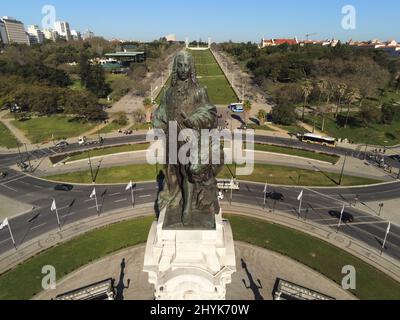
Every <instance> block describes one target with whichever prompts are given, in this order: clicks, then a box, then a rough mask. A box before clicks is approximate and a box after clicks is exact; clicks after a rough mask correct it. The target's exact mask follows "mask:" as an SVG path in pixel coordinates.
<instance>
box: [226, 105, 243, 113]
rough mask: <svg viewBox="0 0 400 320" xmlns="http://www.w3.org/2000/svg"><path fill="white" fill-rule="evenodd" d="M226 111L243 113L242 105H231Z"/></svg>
mask: <svg viewBox="0 0 400 320" xmlns="http://www.w3.org/2000/svg"><path fill="white" fill-rule="evenodd" d="M228 109H230V110H231V111H232V112H234V113H243V112H244V106H243V103H232V104H230V105H229V107H228Z"/></svg>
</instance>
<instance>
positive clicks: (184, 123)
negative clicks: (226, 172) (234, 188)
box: [153, 51, 223, 229]
mask: <svg viewBox="0 0 400 320" xmlns="http://www.w3.org/2000/svg"><path fill="white" fill-rule="evenodd" d="M171 121H176V123H177V130H178V132H177V135H176V136H178V135H179V133H180V132H181V131H182V130H184V129H193V130H195V131H196V132H198V133H199V136H200V131H201V130H202V129H209V130H212V129H216V128H217V125H218V115H217V108H216V107H215V106H213V105H212V104H211V103H210V102H209V98H208V95H207V91H206V89H205V88H202V87H200V86H199V84H198V82H197V78H196V70H195V66H194V61H193V58H192V56H191V55H190V54H189V53H188V52H186V51H183V52H181V53H179V54H178V55H177V56H176V57H175V60H174V65H173V71H172V81H171V86H170V88H168V90H167V91H166V92H165V94H164V97H163V99H162V101H161V104H160V106H159V107H158V109H157V110H156V111H155V113H154V115H153V126H154V128H157V129H162V130H164V132H165V134H166V135H167V142H168V141H169V140H168V139H169V136H170V134H171V133H169V132H168V131H169V122H171ZM182 145H184V142H179V141H178V142H177V146H178V150H179V147H181V146H182ZM210 148H211V143H210ZM168 152H169V151H167V157H166V159H167V162H168V159H169V154H168ZM222 154H223V152H222ZM222 158H223V156H222ZM211 160H212V156H211V155H210V159H209V162H208V163H207V164H201V163H203V162H199V163H198V164H193V163H189V164H182V163H180V161H179V159H178V161H177V163H176V164H170V163H168V164H167V165H165V167H164V169H163V171H162V176H163V177H164V182H163V184H162V190H161V191H160V193H159V197H158V200H157V205H158V208H159V210H160V211H161V210H162V209H165V208H166V214H165V220H164V226H163V227H164V228H165V229H180V228H183V229H185V228H186V229H214V228H215V215H216V214H219V211H220V208H219V204H218V199H217V180H216V176H217V174H218V173H219V172H220V170H221V168H222V164H216V165H213V164H212V163H211ZM221 163H223V159H221Z"/></svg>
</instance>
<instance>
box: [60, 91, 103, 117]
mask: <svg viewBox="0 0 400 320" xmlns="http://www.w3.org/2000/svg"><path fill="white" fill-rule="evenodd" d="M65 113H67V114H71V115H75V116H77V117H80V118H83V119H85V120H88V121H89V120H103V119H104V118H105V117H106V113H105V112H104V110H103V108H102V106H100V105H99V104H98V103H97V97H96V96H95V95H94V94H92V93H87V92H81V91H74V90H71V91H70V92H69V94H68V96H67V97H66V101H65Z"/></svg>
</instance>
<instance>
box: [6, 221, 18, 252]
mask: <svg viewBox="0 0 400 320" xmlns="http://www.w3.org/2000/svg"><path fill="white" fill-rule="evenodd" d="M8 231H10V236H11V240H12V241H13V244H14V247H15V250H17V246H16V244H15V240H14V236H13V234H12V232H11V227H10V224H8Z"/></svg>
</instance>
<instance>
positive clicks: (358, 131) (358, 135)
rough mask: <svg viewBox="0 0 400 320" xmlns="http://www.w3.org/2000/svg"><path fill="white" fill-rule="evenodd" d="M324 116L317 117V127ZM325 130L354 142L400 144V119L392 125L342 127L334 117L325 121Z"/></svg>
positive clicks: (318, 127) (308, 120) (382, 144)
mask: <svg viewBox="0 0 400 320" xmlns="http://www.w3.org/2000/svg"><path fill="white" fill-rule="evenodd" d="M306 121H307V122H308V123H310V124H312V123H313V118H312V117H311V116H308V117H307V119H306ZM321 126H322V118H321V117H320V116H317V117H316V127H317V129H318V130H321ZM324 132H325V133H326V134H327V135H329V136H331V137H334V138H338V139H345V138H347V139H349V140H350V141H353V142H354V143H368V144H370V145H377V146H391V145H397V144H400V121H394V122H393V123H392V124H390V125H384V124H370V125H369V126H368V127H352V126H349V127H347V128H344V127H341V126H339V125H338V124H336V122H335V120H334V119H333V118H327V119H326V121H325V130H324Z"/></svg>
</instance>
